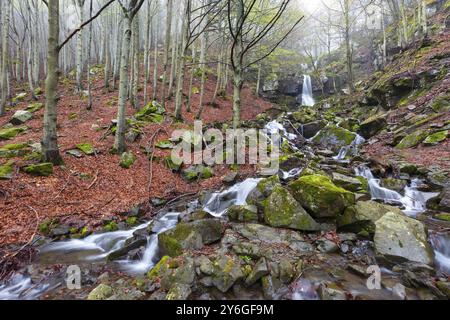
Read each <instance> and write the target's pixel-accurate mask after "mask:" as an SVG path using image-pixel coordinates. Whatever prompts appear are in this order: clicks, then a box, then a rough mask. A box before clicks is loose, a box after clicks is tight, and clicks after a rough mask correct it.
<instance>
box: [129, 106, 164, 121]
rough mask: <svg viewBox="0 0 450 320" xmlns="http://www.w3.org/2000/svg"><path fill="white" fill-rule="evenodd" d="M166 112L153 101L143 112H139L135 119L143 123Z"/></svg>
mask: <svg viewBox="0 0 450 320" xmlns="http://www.w3.org/2000/svg"><path fill="white" fill-rule="evenodd" d="M164 112H165V110H164V108H163V107H162V106H161V105H160V104H159V103H157V102H156V101H153V102H150V103H148V104H147V105H146V106H144V107H143V108H142V109H141V110H139V111H138V112H137V113H136V114H135V115H134V118H135V119H137V120H141V121H148V120H151V119H152V117H155V116H156V115H162V114H164ZM157 118H159V117H157Z"/></svg>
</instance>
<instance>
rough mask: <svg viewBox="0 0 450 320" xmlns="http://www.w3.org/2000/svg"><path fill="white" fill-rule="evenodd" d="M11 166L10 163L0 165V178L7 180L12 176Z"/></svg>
mask: <svg viewBox="0 0 450 320" xmlns="http://www.w3.org/2000/svg"><path fill="white" fill-rule="evenodd" d="M12 174H13V167H12V164H11V163H7V164H5V165H2V166H0V180H9V179H11V178H12Z"/></svg>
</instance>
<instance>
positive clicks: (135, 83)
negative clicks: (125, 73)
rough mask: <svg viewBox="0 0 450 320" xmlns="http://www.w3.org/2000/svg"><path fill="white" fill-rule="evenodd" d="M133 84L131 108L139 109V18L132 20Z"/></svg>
mask: <svg viewBox="0 0 450 320" xmlns="http://www.w3.org/2000/svg"><path fill="white" fill-rule="evenodd" d="M132 36H133V83H132V87H131V103H132V105H133V108H135V109H136V110H138V109H139V99H138V89H139V16H138V15H136V16H135V17H134V19H133V32H132Z"/></svg>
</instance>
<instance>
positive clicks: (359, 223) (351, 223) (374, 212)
mask: <svg viewBox="0 0 450 320" xmlns="http://www.w3.org/2000/svg"><path fill="white" fill-rule="evenodd" d="M388 212H395V213H397V214H399V215H403V212H402V211H401V210H400V209H399V208H397V207H393V206H389V205H386V204H382V203H378V202H375V201H358V202H357V203H356V204H355V205H353V206H351V207H348V208H347V209H345V212H344V214H343V215H342V216H340V217H339V218H338V220H337V225H338V228H339V230H344V231H349V232H355V233H359V232H361V231H363V230H364V231H367V232H368V233H369V234H373V233H375V222H376V221H378V219H380V218H381V217H382V216H383V215H385V214H386V213H388Z"/></svg>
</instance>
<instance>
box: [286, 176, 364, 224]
mask: <svg viewBox="0 0 450 320" xmlns="http://www.w3.org/2000/svg"><path fill="white" fill-rule="evenodd" d="M289 187H290V189H291V190H292V194H293V195H294V198H295V199H296V200H297V201H299V202H300V204H301V205H302V206H303V207H304V208H306V209H307V210H309V211H310V212H311V214H312V215H313V216H314V217H318V218H333V217H336V216H338V215H339V214H341V213H343V212H344V210H345V209H346V208H347V207H349V206H351V205H353V204H354V203H355V195H354V194H353V193H352V192H349V191H347V190H345V189H343V188H341V187H338V186H336V185H335V184H334V183H333V182H332V181H331V180H330V178H328V177H326V176H323V175H318V174H316V175H309V176H303V177H301V178H299V179H298V180H296V181H294V182H292V183H290V184H289Z"/></svg>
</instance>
